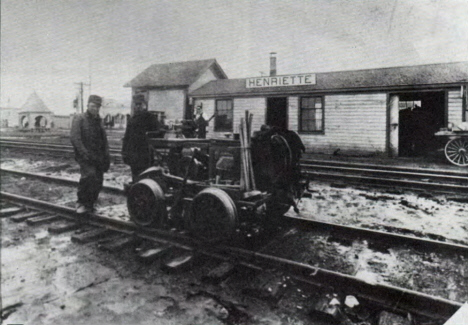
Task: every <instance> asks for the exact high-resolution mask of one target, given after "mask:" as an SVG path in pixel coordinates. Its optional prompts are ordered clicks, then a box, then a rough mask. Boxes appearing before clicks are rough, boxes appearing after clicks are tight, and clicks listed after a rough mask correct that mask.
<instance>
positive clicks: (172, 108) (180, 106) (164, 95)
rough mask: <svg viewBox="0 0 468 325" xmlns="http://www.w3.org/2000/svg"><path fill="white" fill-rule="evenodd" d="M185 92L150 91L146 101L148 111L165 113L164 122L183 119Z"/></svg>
mask: <svg viewBox="0 0 468 325" xmlns="http://www.w3.org/2000/svg"><path fill="white" fill-rule="evenodd" d="M184 106H185V91H184V90H180V89H176V90H150V92H149V100H148V110H149V111H159V112H165V114H166V121H168V122H169V121H172V123H174V122H175V121H176V120H177V121H180V120H181V119H183V118H184Z"/></svg>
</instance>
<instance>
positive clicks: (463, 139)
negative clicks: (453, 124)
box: [435, 128, 468, 167]
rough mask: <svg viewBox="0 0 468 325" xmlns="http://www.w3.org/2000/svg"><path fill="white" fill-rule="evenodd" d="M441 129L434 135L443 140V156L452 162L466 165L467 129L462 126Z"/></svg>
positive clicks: (467, 163)
mask: <svg viewBox="0 0 468 325" xmlns="http://www.w3.org/2000/svg"><path fill="white" fill-rule="evenodd" d="M451 129H452V130H448V129H442V130H440V131H438V132H437V133H435V136H436V137H438V138H440V139H442V140H443V141H444V143H446V144H445V147H444V152H445V157H446V158H447V160H448V161H450V162H451V163H452V164H454V165H457V166H461V167H467V166H468V130H464V129H462V128H451Z"/></svg>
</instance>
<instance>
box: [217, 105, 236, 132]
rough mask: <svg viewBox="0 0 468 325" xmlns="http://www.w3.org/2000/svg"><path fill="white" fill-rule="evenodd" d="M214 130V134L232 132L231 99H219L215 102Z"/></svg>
mask: <svg viewBox="0 0 468 325" xmlns="http://www.w3.org/2000/svg"><path fill="white" fill-rule="evenodd" d="M215 114H216V116H215V120H214V130H215V131H216V132H219V131H221V132H223V131H224V132H232V130H233V127H232V125H233V123H232V122H233V105H232V99H219V100H217V101H216V110H215Z"/></svg>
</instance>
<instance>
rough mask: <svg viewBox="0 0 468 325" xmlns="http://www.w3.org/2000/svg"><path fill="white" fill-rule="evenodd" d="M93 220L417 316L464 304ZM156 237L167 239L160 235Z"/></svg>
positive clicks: (35, 203)
mask: <svg viewBox="0 0 468 325" xmlns="http://www.w3.org/2000/svg"><path fill="white" fill-rule="evenodd" d="M0 197H1V198H2V199H6V200H9V201H12V202H14V203H17V204H21V205H25V206H28V207H30V208H35V209H40V210H42V211H46V212H49V213H52V214H59V215H61V216H62V217H65V218H68V219H72V220H76V219H77V216H76V213H75V211H74V210H73V209H71V208H68V207H64V206H60V205H56V204H53V203H49V202H45V201H40V200H35V199H31V198H27V197H24V196H19V195H15V194H10V193H6V192H0ZM89 223H90V224H93V225H98V226H102V227H106V228H108V229H112V230H116V231H120V232H123V233H126V234H129V235H133V236H137V237H140V238H143V239H149V240H153V241H156V242H161V240H162V241H164V242H166V243H170V244H171V245H175V246H178V247H181V248H184V249H188V250H192V251H194V252H196V253H199V254H202V255H207V256H221V257H222V258H224V259H225V258H226V256H228V257H230V258H232V259H235V260H237V261H239V262H242V264H243V265H244V266H249V265H251V266H253V267H256V268H257V269H264V268H265V267H273V268H278V267H280V268H281V269H282V270H283V271H285V270H286V271H288V272H291V273H293V275H294V276H295V277H296V278H297V279H298V280H300V281H303V282H305V283H308V284H312V285H315V286H319V287H330V286H331V287H335V288H340V290H342V291H343V288H346V292H347V293H349V294H354V295H356V296H357V297H358V298H361V299H364V300H370V301H371V302H374V303H377V304H379V305H381V306H384V307H386V308H390V309H392V310H395V311H404V312H411V313H413V314H416V315H422V316H425V317H429V318H432V319H436V320H443V321H445V320H447V319H448V318H449V317H451V316H452V315H453V314H454V313H455V312H456V311H457V310H458V309H459V308H460V307H461V306H462V303H459V302H455V301H451V300H448V299H444V298H440V297H436V296H431V295H428V294H424V293H420V292H417V291H414V290H409V289H404V288H399V287H395V286H391V285H385V284H378V283H368V282H366V281H363V280H361V279H358V278H356V277H353V276H351V275H346V274H342V273H338V272H334V271H329V270H325V269H321V268H318V267H315V266H313V265H308V264H304V263H299V262H295V261H292V260H288V259H285V258H281V257H277V256H273V255H268V254H264V253H260V252H258V251H251V250H247V249H243V248H238V247H231V246H225V245H221V244H220V245H213V243H209V244H206V243H204V242H202V241H199V240H194V239H192V238H190V237H187V236H183V235H179V234H174V233H170V232H164V231H162V230H156V229H141V228H139V227H137V226H136V225H134V224H132V223H130V222H125V221H122V220H116V219H111V218H107V217H103V216H98V215H95V214H94V215H91V216H90V219H89ZM156 236H158V237H159V236H160V237H163V238H162V239H161V238H156ZM327 284H332V285H327Z"/></svg>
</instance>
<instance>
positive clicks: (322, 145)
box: [289, 93, 387, 154]
mask: <svg viewBox="0 0 468 325" xmlns="http://www.w3.org/2000/svg"><path fill="white" fill-rule="evenodd" d="M324 101H325V105H324V107H325V110H324V114H325V121H324V129H325V130H324V133H323V134H307V133H299V135H300V136H301V138H302V141H303V142H304V145H305V146H306V148H307V151H308V152H320V153H333V152H334V151H336V150H337V149H340V151H341V152H342V153H345V152H346V153H351V154H352V153H356V154H360V153H384V152H385V151H386V142H387V95H386V94H385V93H376V94H343V95H328V96H325V98H324ZM298 105H299V98H298V97H292V98H290V99H289V116H290V127H291V129H292V130H294V131H298V120H299V118H298V117H299V114H298V113H299V112H298Z"/></svg>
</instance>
